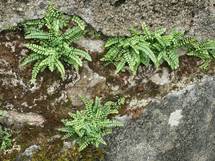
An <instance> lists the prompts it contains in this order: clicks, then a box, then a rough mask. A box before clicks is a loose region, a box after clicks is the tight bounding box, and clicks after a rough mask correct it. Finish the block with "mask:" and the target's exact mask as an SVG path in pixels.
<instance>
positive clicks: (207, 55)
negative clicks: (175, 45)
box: [181, 38, 215, 69]
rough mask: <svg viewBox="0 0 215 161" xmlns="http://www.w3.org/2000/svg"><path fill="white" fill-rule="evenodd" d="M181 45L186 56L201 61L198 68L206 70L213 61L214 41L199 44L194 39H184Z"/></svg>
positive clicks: (214, 52)
mask: <svg viewBox="0 0 215 161" xmlns="http://www.w3.org/2000/svg"><path fill="white" fill-rule="evenodd" d="M181 44H182V46H184V47H186V48H187V51H188V55H190V56H195V57H198V58H200V59H201V60H202V64H201V66H200V67H201V68H203V69H207V68H208V65H209V63H210V62H211V61H212V60H213V59H215V40H205V41H202V42H199V41H197V40H196V39H195V38H185V39H184V40H183V41H181Z"/></svg>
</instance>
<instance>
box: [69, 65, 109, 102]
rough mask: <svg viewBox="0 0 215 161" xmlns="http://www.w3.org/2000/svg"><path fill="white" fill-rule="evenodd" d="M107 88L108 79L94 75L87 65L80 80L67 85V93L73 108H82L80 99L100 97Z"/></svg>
mask: <svg viewBox="0 0 215 161" xmlns="http://www.w3.org/2000/svg"><path fill="white" fill-rule="evenodd" d="M105 88H106V79H105V77H102V76H100V75H98V74H97V73H94V72H93V71H92V70H91V69H90V68H89V66H88V65H87V64H85V65H84V66H83V69H82V71H81V74H80V80H78V81H77V82H75V83H74V82H72V83H69V84H68V85H66V89H65V92H66V94H67V96H68V98H69V100H70V101H71V102H72V105H73V106H81V105H82V101H81V99H80V97H82V96H85V97H87V98H91V97H94V96H98V95H100V93H102V92H103V90H104V89H105Z"/></svg>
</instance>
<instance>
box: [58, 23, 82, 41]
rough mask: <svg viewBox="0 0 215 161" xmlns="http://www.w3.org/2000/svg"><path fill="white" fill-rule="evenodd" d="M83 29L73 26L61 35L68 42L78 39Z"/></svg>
mask: <svg viewBox="0 0 215 161" xmlns="http://www.w3.org/2000/svg"><path fill="white" fill-rule="evenodd" d="M82 35H83V31H82V30H81V29H80V27H77V26H76V27H73V28H71V29H68V30H67V31H66V32H65V33H64V34H63V35H62V37H63V38H64V39H65V40H66V41H67V42H68V43H71V42H74V41H75V40H77V39H79V38H80V37H82Z"/></svg>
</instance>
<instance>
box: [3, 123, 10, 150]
mask: <svg viewBox="0 0 215 161" xmlns="http://www.w3.org/2000/svg"><path fill="white" fill-rule="evenodd" d="M11 147H12V140H11V134H10V131H9V130H8V129H6V128H3V127H2V126H1V125H0V151H3V150H7V149H9V148H11Z"/></svg>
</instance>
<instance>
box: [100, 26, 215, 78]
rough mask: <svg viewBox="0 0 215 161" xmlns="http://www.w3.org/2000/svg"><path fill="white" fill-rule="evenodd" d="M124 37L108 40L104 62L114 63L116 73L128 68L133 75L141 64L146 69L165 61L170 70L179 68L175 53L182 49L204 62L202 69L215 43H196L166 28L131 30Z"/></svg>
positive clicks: (212, 51)
mask: <svg viewBox="0 0 215 161" xmlns="http://www.w3.org/2000/svg"><path fill="white" fill-rule="evenodd" d="M130 33H131V34H130V35H131V36H127V37H114V38H110V39H109V40H108V41H107V42H106V45H105V48H106V50H107V53H106V54H105V56H104V58H102V60H103V61H106V62H108V63H113V64H114V65H115V66H116V73H118V72H119V71H121V70H123V69H124V67H125V66H126V65H128V66H129V68H130V70H131V71H132V73H133V74H136V72H137V69H138V67H139V66H140V65H141V64H143V65H146V66H148V65H149V64H150V62H152V63H153V64H154V65H155V66H156V67H159V66H160V65H161V64H162V63H164V62H166V63H167V64H168V65H169V66H170V68H171V69H173V70H174V69H177V68H178V67H179V55H178V53H177V50H178V49H179V48H185V49H187V51H188V55H193V56H197V57H199V58H201V59H202V60H203V66H204V67H207V65H208V63H209V62H210V61H211V60H212V59H213V58H214V48H215V47H214V46H215V45H214V44H215V43H214V42H215V41H214V40H209V41H205V42H199V41H197V40H195V39H193V38H186V37H185V34H184V33H183V32H177V31H172V32H171V33H169V34H167V33H166V29H164V28H161V29H158V30H155V31H150V30H149V28H148V27H147V26H146V25H142V29H141V30H140V31H139V30H136V29H131V30H130Z"/></svg>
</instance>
